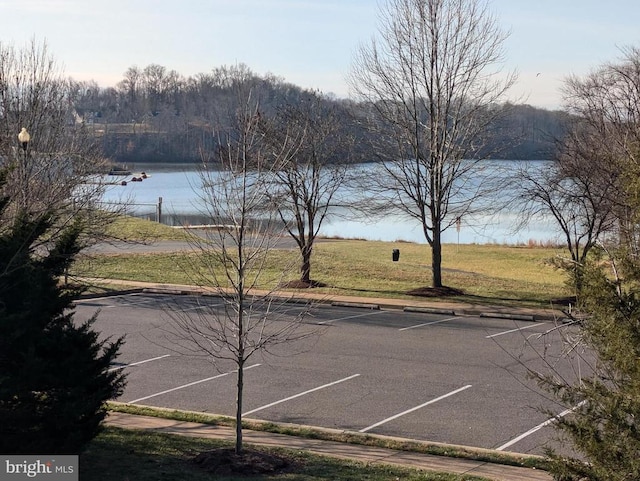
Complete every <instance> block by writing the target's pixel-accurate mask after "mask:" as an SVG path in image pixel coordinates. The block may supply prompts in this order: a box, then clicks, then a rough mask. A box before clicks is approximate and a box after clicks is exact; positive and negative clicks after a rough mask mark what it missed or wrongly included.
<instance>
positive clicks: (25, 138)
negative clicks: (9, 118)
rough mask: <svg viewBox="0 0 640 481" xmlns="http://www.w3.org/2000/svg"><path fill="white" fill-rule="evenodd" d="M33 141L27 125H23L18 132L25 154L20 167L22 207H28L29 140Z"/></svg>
mask: <svg viewBox="0 0 640 481" xmlns="http://www.w3.org/2000/svg"><path fill="white" fill-rule="evenodd" d="M30 141H31V135H29V132H27V129H26V128H25V127H22V130H20V133H19V134H18V142H20V144H21V145H22V152H23V154H24V160H23V162H22V165H20V167H19V173H20V174H19V182H20V192H21V197H22V198H21V199H20V202H21V207H22V208H26V206H27V182H28V180H27V178H26V175H27V174H26V172H27V147H28V146H29V142H30Z"/></svg>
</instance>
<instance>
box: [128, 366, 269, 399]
mask: <svg viewBox="0 0 640 481" xmlns="http://www.w3.org/2000/svg"><path fill="white" fill-rule="evenodd" d="M258 366H260V364H253V365H252V366H248V367H245V368H244V369H245V371H246V370H247V369H251V368H252V367H258ZM234 372H237V370H235V371H229V372H224V373H222V374H218V375H217V376H212V377H208V378H206V379H200V380H199V381H194V382H190V383H189V384H183V385H182V386H178V387H174V388H172V389H167V390H166V391H162V392H157V393H155V394H151V395H150V396H145V397H141V398H138V399H134V400H133V401H129V402H128V404H135V403H137V402H140V401H144V400H146V399H151V398H152V397H156V396H162V395H163V394H167V393H170V392H173V391H178V390H180V389H184V388H186V387H190V386H195V385H196V384H200V383H203V382H207V381H212V380H214V379H218V378H221V377H224V376H228V375H229V374H233V373H234Z"/></svg>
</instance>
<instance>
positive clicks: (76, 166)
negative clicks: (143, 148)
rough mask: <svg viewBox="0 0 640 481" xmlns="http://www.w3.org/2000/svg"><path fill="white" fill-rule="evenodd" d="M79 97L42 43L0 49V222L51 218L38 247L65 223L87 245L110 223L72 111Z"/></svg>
mask: <svg viewBox="0 0 640 481" xmlns="http://www.w3.org/2000/svg"><path fill="white" fill-rule="evenodd" d="M77 94H78V89H77V85H76V84H74V82H72V81H71V80H69V79H67V78H65V77H64V75H63V72H62V69H61V68H60V67H58V65H57V64H56V61H55V59H54V58H53V57H52V56H51V55H50V54H49V52H48V50H47V46H46V44H45V43H43V44H38V43H37V42H36V41H35V40H33V41H32V42H31V43H30V44H29V45H27V46H25V47H23V48H15V47H14V46H11V45H6V44H2V43H0V167H1V168H3V169H4V168H6V169H7V182H6V184H5V185H4V186H3V195H6V196H7V198H9V199H10V205H9V206H8V208H7V209H5V210H4V211H3V218H2V219H0V221H1V223H2V226H8V225H11V224H12V222H13V220H14V219H15V218H16V217H17V216H23V217H25V218H27V219H35V218H38V217H39V216H41V215H42V214H43V213H48V214H49V215H53V217H54V219H53V222H52V225H51V229H50V230H49V232H48V233H47V236H45V237H43V239H41V240H40V242H39V243H36V247H39V248H47V246H50V245H52V243H53V242H54V241H55V238H56V236H57V235H58V233H60V232H63V231H64V230H65V227H66V226H69V225H71V224H74V225H75V226H76V228H78V229H79V230H80V231H81V233H82V234H81V236H80V239H79V242H80V244H81V245H86V244H88V243H90V242H92V241H94V240H95V239H97V238H100V237H101V236H103V235H104V231H105V227H106V226H107V225H108V224H109V223H110V221H111V220H112V218H113V213H110V212H106V211H105V210H103V209H100V208H99V204H98V203H97V201H99V199H100V197H101V195H102V192H103V190H104V188H105V186H104V185H103V184H102V183H101V181H100V178H99V177H98V176H96V175H95V173H96V172H100V171H101V170H103V169H104V168H105V164H106V161H105V159H104V157H103V156H102V155H101V153H100V151H99V148H98V147H99V146H98V145H97V144H96V141H95V137H93V135H92V132H90V131H89V130H88V129H87V128H86V126H85V125H84V124H83V122H82V121H81V118H80V117H79V116H78V114H77V112H76V109H75V107H74V105H75V103H76V100H77Z"/></svg>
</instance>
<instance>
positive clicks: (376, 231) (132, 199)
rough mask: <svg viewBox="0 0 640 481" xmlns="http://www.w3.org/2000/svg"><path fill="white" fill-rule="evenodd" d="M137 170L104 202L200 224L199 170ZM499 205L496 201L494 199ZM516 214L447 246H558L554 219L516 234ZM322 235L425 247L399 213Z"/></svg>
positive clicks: (332, 221)
mask: <svg viewBox="0 0 640 481" xmlns="http://www.w3.org/2000/svg"><path fill="white" fill-rule="evenodd" d="M134 170H135V172H146V173H147V174H148V175H149V177H148V178H147V179H144V180H143V181H142V182H127V185H126V186H122V185H112V186H109V187H108V189H107V191H106V192H105V194H104V197H103V201H104V202H106V203H126V204H128V207H127V209H128V212H129V213H131V214H134V215H137V216H141V217H146V218H149V219H151V220H156V217H157V216H156V212H157V206H158V201H159V198H162V222H163V223H165V224H169V225H182V224H185V223H186V224H192V225H193V224H199V223H203V222H206V219H205V218H204V217H200V215H201V212H202V210H203V209H202V207H201V206H200V205H199V199H198V195H197V193H196V192H197V191H198V190H199V186H200V183H201V181H200V177H199V175H198V172H197V170H196V168H195V167H193V166H188V165H187V166H185V165H180V164H170V165H166V164H137V165H136V166H135V169H134ZM106 178H107V179H108V180H109V181H111V182H115V183H120V182H121V180H123V179H127V180H129V179H130V176H129V177H122V178H121V177H116V176H107V177H106ZM496 201H497V199H496ZM517 221H518V216H517V214H516V213H514V212H501V213H500V214H498V215H494V216H478V217H476V218H473V219H463V220H462V222H461V225H460V229H459V231H458V230H457V229H456V228H455V227H453V228H451V229H449V230H447V231H445V232H444V234H443V237H442V239H443V242H444V243H461V244H472V243H475V244H486V243H495V244H509V245H515V244H528V243H530V242H535V243H550V242H551V243H560V242H561V236H560V233H559V231H558V229H557V226H556V225H555V224H554V222H553V221H552V220H550V219H542V220H538V221H536V222H535V223H533V224H531V225H529V227H528V228H526V229H522V230H520V231H517V232H516V231H515V230H514V229H515V225H516V223H517ZM321 234H322V235H324V236H328V237H342V238H359V239H367V240H382V241H407V242H416V243H426V240H425V238H424V234H423V233H422V230H421V227H420V225H419V224H418V223H417V222H416V221H413V220H410V219H405V218H402V217H401V216H400V215H387V216H385V217H383V218H377V219H371V220H363V219H353V218H343V217H341V216H339V215H338V214H337V213H336V215H330V216H329V217H328V218H327V219H326V220H325V222H324V223H323V226H322V229H321Z"/></svg>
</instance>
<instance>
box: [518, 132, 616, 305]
mask: <svg viewBox="0 0 640 481" xmlns="http://www.w3.org/2000/svg"><path fill="white" fill-rule="evenodd" d="M585 137H589V135H588V133H586V132H584V131H582V132H580V131H579V130H574V131H573V132H572V133H571V134H570V135H569V136H568V137H567V138H566V139H565V140H564V142H563V147H562V150H561V151H560V152H559V153H558V155H557V157H556V159H555V160H554V161H552V162H551V163H549V164H547V163H545V164H525V165H523V166H522V167H521V168H520V169H519V170H518V172H517V173H516V174H515V176H514V182H515V183H516V187H515V192H516V198H517V202H518V203H519V206H518V207H517V209H518V210H519V212H520V213H521V220H520V227H523V226H525V225H526V224H527V223H529V222H530V221H531V220H532V219H535V218H544V217H546V216H550V217H551V218H552V219H553V221H554V222H555V224H556V225H557V226H558V227H559V229H560V232H561V233H562V236H563V238H564V243H565V246H566V247H567V249H568V250H569V256H570V257H569V260H568V262H567V261H566V260H564V259H561V258H559V259H557V261H558V263H559V267H562V268H564V269H565V270H566V271H567V272H568V273H570V275H571V281H572V284H573V287H574V288H575V290H576V295H578V294H579V292H580V289H581V284H582V281H581V279H582V267H583V266H584V264H585V261H586V259H587V256H588V255H589V253H590V252H591V250H592V249H593V248H594V247H595V246H596V245H597V244H598V242H602V241H604V240H605V239H604V236H605V235H607V234H612V233H613V232H614V229H615V227H616V226H617V224H618V222H617V212H618V211H619V204H618V203H617V201H616V198H615V194H614V193H615V192H617V191H618V188H619V180H620V177H619V175H618V171H617V169H616V168H615V165H614V164H612V163H609V161H607V160H605V159H606V158H607V157H608V155H607V154H606V153H604V152H603V151H602V149H601V148H600V147H601V145H600V144H596V143H593V139H590V140H587V139H585Z"/></svg>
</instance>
